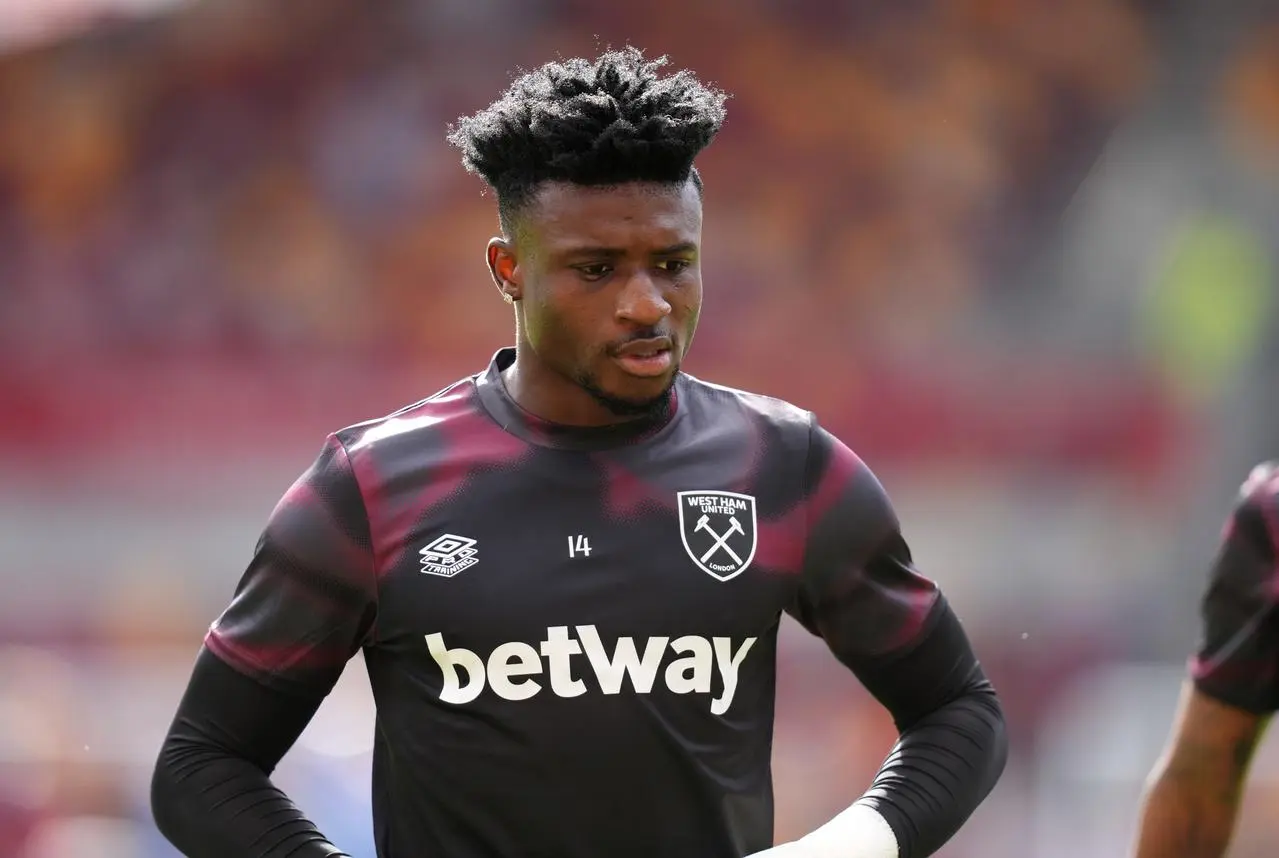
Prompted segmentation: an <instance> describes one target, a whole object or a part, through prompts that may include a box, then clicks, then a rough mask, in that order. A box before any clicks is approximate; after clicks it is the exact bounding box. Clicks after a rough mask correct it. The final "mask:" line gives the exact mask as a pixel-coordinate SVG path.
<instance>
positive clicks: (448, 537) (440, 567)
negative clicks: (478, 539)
mask: <svg viewBox="0 0 1279 858" xmlns="http://www.w3.org/2000/svg"><path fill="white" fill-rule="evenodd" d="M418 553H419V554H421V555H422V571H423V572H425V573H426V574H427V575H439V576H440V577H442V578H452V577H453V576H454V575H456V574H457V573H459V572H462V571H464V570H466V569H470V568H471V567H472V566H474V565H475V564H476V563H479V562H480V560H479V558H478V557H476V556H475V555H476V554H478V553H479V550H478V549H477V548H476V547H475V540H474V539H471V538H469V537H466V536H457V535H456V534H452V533H446V534H444V535H443V536H439V537H437V538H435V539H433V540H431V543H430V544H429V545H427V546H426V547H425V548H423V549H422V550H421V551H419V552H418Z"/></svg>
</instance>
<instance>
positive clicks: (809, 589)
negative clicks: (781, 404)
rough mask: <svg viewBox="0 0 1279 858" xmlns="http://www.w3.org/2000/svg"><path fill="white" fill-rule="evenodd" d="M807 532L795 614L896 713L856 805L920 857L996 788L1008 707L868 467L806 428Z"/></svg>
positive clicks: (905, 853) (906, 857) (905, 857)
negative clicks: (881, 757) (885, 752)
mask: <svg viewBox="0 0 1279 858" xmlns="http://www.w3.org/2000/svg"><path fill="white" fill-rule="evenodd" d="M807 474H808V476H807V479H808V495H807V509H808V519H809V520H808V539H807V545H806V550H805V561H804V571H803V580H802V583H801V585H800V589H799V592H798V594H797V597H796V599H795V603H794V605H793V606H792V609H791V613H792V614H793V616H794V617H795V618H796V619H797V620H799V622H800V623H802V624H803V625H804V626H805V627H806V628H807V629H808V630H809V631H811V632H813V633H814V634H816V635H819V636H821V637H822V638H823V639H824V640H825V642H826V644H827V645H828V646H829V647H830V649H831V651H832V652H833V653H834V654H835V656H836V657H837V658H838V659H839V660H840V661H841V662H843V663H844V664H845V665H846V666H848V667H849V668H850V669H851V670H852V671H853V673H854V674H855V675H856V676H857V678H858V680H859V681H860V682H861V683H862V685H864V686H865V687H866V689H867V690H868V691H869V692H870V693H871V694H872V695H874V696H875V698H876V699H877V700H878V701H879V702H880V703H881V704H883V705H884V707H885V708H887V709H888V711H889V712H890V713H891V714H892V717H893V721H894V723H895V724H896V725H897V728H898V730H899V732H900V738H899V740H898V742H897V744H896V745H895V746H894V747H893V749H892V751H891V753H890V754H889V756H888V758H887V759H886V760H885V762H884V764H883V765H882V766H881V767H880V770H879V774H878V775H877V776H876V778H875V781H874V783H873V784H872V785H871V788H870V789H869V790H868V791H867V793H866V795H865V796H864V797H863V799H862V801H863V802H864V803H866V804H869V805H870V806H872V807H874V808H875V809H876V810H877V811H878V812H879V813H880V815H882V816H883V817H884V818H885V819H886V820H887V821H888V824H889V825H890V826H891V827H892V829H893V833H894V834H895V835H896V837H897V843H898V847H899V854H900V855H901V858H923V857H924V856H927V855H931V854H932V853H934V852H935V851H937V850H938V849H939V848H941V846H942V845H943V844H944V843H946V841H947V840H949V839H950V838H951V837H952V836H953V835H954V834H955V832H957V831H958V830H959V828H960V826H962V825H963V824H964V822H965V821H967V819H968V817H969V816H970V815H971V814H972V812H973V811H974V810H976V809H977V807H978V805H979V804H981V802H982V801H983V800H984V799H985V798H986V796H987V795H988V794H989V793H990V791H991V789H993V788H994V786H995V783H996V781H998V779H999V776H1000V774H1002V772H1003V768H1004V762H1005V760H1006V757H1007V739H1006V737H1005V732H1004V717H1003V711H1002V709H1001V708H1000V705H999V700H998V698H997V697H996V695H995V691H994V689H993V688H992V686H991V684H990V683H989V682H988V681H987V680H986V677H985V676H984V674H983V673H982V670H981V666H980V665H979V664H978V662H977V659H976V657H975V656H974V654H973V650H972V647H971V645H970V644H969V641H968V638H967V635H966V634H965V633H964V630H963V628H962V626H961V625H960V623H959V620H958V619H957V618H956V616H955V614H954V612H953V611H952V610H951V609H950V607H949V606H948V605H947V603H946V600H945V598H944V597H943V596H942V594H941V592H940V591H939V589H938V588H937V586H936V585H935V584H934V583H933V582H932V581H930V580H929V579H927V578H925V577H924V576H923V575H921V574H920V573H919V572H918V571H917V570H916V569H915V567H914V565H913V563H912V561H911V556H910V549H909V548H908V547H907V545H906V542H905V540H904V539H903V538H902V535H901V531H900V528H899V526H898V522H897V517H896V514H895V513H894V511H893V508H892V505H891V504H890V502H889V500H888V498H887V496H886V494H885V493H884V490H883V487H882V486H881V485H880V483H879V481H878V480H877V479H876V478H875V476H874V474H872V473H871V471H870V470H869V468H867V467H866V465H865V464H864V463H863V462H862V461H861V460H860V459H859V458H857V456H856V455H854V454H853V452H852V451H851V450H849V449H848V448H847V447H846V446H844V445H843V444H842V443H840V441H839V440H838V439H836V438H835V437H833V436H832V435H830V434H829V433H828V432H826V431H824V430H823V429H821V428H820V427H818V426H816V425H815V424H814V426H813V427H812V430H811V438H810V447H809V462H808V469H807Z"/></svg>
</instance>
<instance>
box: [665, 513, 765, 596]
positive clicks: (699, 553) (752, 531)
mask: <svg viewBox="0 0 1279 858" xmlns="http://www.w3.org/2000/svg"><path fill="white" fill-rule="evenodd" d="M678 503H679V521H680V536H681V538H682V539H683V542H684V550H685V551H687V552H688V556H689V557H690V558H691V559H692V561H693V562H694V563H695V564H696V565H697V566H698V567H699V568H700V569H701V570H702V571H703V572H706V573H707V574H708V575H711V576H712V577H714V578H718V579H719V580H721V581H727V580H728V579H729V578H733V577H736V576H737V575H740V574H741V573H742V571H743V570H745V569H746V567H747V566H749V565H750V562H751V560H752V559H753V558H754V556H755V545H756V519H755V498H753V497H751V496H750V495H744V494H739V493H737V492H722V491H700V492H679V494H678Z"/></svg>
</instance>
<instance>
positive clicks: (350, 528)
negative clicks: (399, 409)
mask: <svg viewBox="0 0 1279 858" xmlns="http://www.w3.org/2000/svg"><path fill="white" fill-rule="evenodd" d="M377 595H378V594H377V579H376V575H375V573H374V562H373V551H372V540H371V537H370V535H369V525H368V520H367V515H366V512H365V508H364V503H363V498H362V495H361V493H360V489H359V486H358V484H357V482H356V479H355V476H354V474H353V472H352V470H351V466H350V462H349V461H348V459H347V457H346V451H345V450H344V449H343V447H342V445H341V444H340V443H339V442H338V441H337V439H336V438H330V439H329V442H328V443H327V444H326V446H325V448H324V450H323V451H322V452H321V454H320V455H319V457H318V458H317V459H316V461H315V463H314V464H313V465H312V466H311V468H309V469H308V470H307V472H306V473H305V474H303V475H302V476H301V477H300V478H299V479H298V480H297V481H296V482H295V483H294V484H293V486H292V487H291V488H290V489H289V490H288V491H287V492H286V493H285V494H284V496H283V497H282V498H281V499H280V502H279V503H278V504H277V505H276V507H275V509H274V511H273V512H272V513H271V516H270V519H269V520H268V522H267V524H266V527H265V529H264V530H263V533H262V537H261V539H259V541H258V544H257V548H256V550H255V551H254V554H253V557H252V560H251V561H250V562H249V565H248V568H247V570H246V571H245V573H244V575H243V576H242V577H241V580H240V583H239V585H238V586H237V588H236V591H235V595H234V598H233V599H232V600H231V603H230V605H229V606H228V607H227V608H226V610H225V611H224V612H223V613H222V615H221V616H220V617H219V618H218V619H217V621H216V622H214V623H213V625H212V627H211V628H210V630H209V632H208V634H207V635H206V637H205V641H204V648H203V649H202V650H201V652H200V655H199V658H198V659H197V660H196V664H195V669H194V671H193V673H192V676H191V680H190V684H189V686H188V688H187V690H186V693H185V695H184V697H183V699H182V702H181V704H180V706H179V709H178V712H177V715H176V717H175V718H174V721H173V725H172V727H171V729H170V731H169V734H168V736H167V738H166V739H165V742H164V746H163V748H162V749H161V751H160V755H159V759H158V760H157V763H156V768H155V773H154V777H153V781H152V796H151V799H152V811H153V813H154V815H155V818H156V822H157V824H158V825H159V828H160V830H161V831H162V832H163V833H164V834H165V836H166V837H168V838H169V840H170V841H171V842H173V844H174V845H175V846H177V847H178V848H179V849H180V850H182V852H184V853H185V854H187V855H189V856H196V858H201V856H209V858H214V856H217V858H225V856H228V855H234V856H244V858H250V856H251V857H252V858H322V856H330V855H340V854H342V853H341V852H339V851H338V849H337V847H335V846H333V845H332V844H330V843H329V842H328V841H326V840H325V839H324V838H323V836H322V835H320V833H319V832H318V831H316V829H315V826H314V825H312V824H311V823H310V822H309V821H308V820H307V819H306V817H305V816H304V815H303V814H302V812H301V811H300V810H299V809H298V808H296V807H295V806H294V805H293V803H292V802H291V801H290V800H289V798H288V797H287V796H285V795H284V794H283V793H282V792H281V791H280V790H278V789H277V788H276V787H275V786H274V785H273V784H272V783H271V781H270V779H269V776H270V774H271V772H272V770H273V769H274V768H275V766H276V764H277V763H278V762H279V760H280V759H281V758H282V757H283V756H284V754H285V753H286V752H287V751H288V749H289V748H290V747H292V745H293V743H294V742H295V741H296V740H297V737H298V736H299V735H300V734H301V732H302V730H303V729H305V727H306V725H307V723H308V722H309V721H310V719H311V717H312V716H313V715H314V714H315V711H316V709H317V708H318V707H319V705H320V703H321V702H322V701H323V700H324V698H325V697H326V696H327V695H328V693H329V692H330V691H331V690H332V688H333V685H334V684H335V683H336V682H337V680H338V678H339V676H340V675H341V673H342V670H343V669H344V667H345V666H346V664H347V662H348V661H349V660H350V659H351V657H352V656H353V655H355V653H357V652H358V651H359V650H360V649H361V647H363V646H364V645H365V644H367V643H368V642H369V641H370V640H371V639H372V636H373V629H374V622H375V620H376V616H377Z"/></svg>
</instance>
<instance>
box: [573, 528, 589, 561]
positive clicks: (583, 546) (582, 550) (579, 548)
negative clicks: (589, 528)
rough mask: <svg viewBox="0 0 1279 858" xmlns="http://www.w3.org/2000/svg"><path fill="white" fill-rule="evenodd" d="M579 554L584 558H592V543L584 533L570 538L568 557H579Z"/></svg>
mask: <svg viewBox="0 0 1279 858" xmlns="http://www.w3.org/2000/svg"><path fill="white" fill-rule="evenodd" d="M579 554H580V555H581V556H583V557H590V556H591V541H590V540H589V539H587V538H586V535H585V534H582V533H579V534H577V535H576V536H570V537H569V538H568V556H569V557H577V556H578V555H579Z"/></svg>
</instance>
